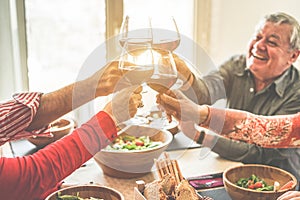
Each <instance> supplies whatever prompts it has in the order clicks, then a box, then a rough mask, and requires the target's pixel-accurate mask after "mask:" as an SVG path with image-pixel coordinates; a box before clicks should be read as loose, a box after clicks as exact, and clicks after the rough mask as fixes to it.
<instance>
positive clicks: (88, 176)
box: [62, 133, 242, 200]
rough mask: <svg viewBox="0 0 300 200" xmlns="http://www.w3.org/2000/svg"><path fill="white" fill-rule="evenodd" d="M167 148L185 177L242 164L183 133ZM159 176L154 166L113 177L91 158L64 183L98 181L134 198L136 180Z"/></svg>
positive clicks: (130, 198) (65, 185)
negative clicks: (139, 172)
mask: <svg viewBox="0 0 300 200" xmlns="http://www.w3.org/2000/svg"><path fill="white" fill-rule="evenodd" d="M167 152H168V154H169V156H170V158H171V159H176V160H177V161H178V165H179V167H180V169H181V172H182V174H183V177H185V178H190V177H195V176H200V175H207V174H214V173H220V172H223V171H224V170H225V169H227V168H228V167H232V166H237V165H241V164H242V163H240V162H233V161H229V160H226V159H223V158H221V157H220V156H218V155H217V154H216V153H214V152H212V151H211V150H210V149H208V148H204V147H201V146H199V145H197V144H195V143H193V142H192V141H191V140H189V139H187V138H186V137H185V136H184V135H183V134H181V133H179V134H178V135H175V136H174V139H173V142H172V143H171V145H170V148H168V149H167ZM161 156H163V155H161ZM157 178H158V174H157V170H156V168H155V167H153V168H152V170H151V171H150V172H149V173H147V174H145V175H143V176H140V177H135V178H131V179H122V178H115V177H110V176H108V175H105V174H104V173H103V172H102V169H101V168H100V167H99V166H98V164H97V163H96V161H95V160H94V159H93V158H92V159H90V160H89V161H88V162H86V163H85V164H84V165H83V166H82V167H80V168H79V169H77V170H76V171H74V172H73V173H72V174H71V175H70V176H68V177H67V178H66V179H65V180H64V183H63V185H62V187H67V186H71V185H79V184H99V185H104V186H108V187H111V188H114V189H116V190H118V191H119V192H121V193H122V194H123V195H124V197H125V199H126V200H134V199H135V196H134V187H136V181H137V180H143V181H144V182H145V183H150V182H152V181H153V180H155V179H157ZM215 200H217V199H215Z"/></svg>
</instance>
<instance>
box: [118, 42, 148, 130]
mask: <svg viewBox="0 0 300 200" xmlns="http://www.w3.org/2000/svg"><path fill="white" fill-rule="evenodd" d="M118 67H119V70H120V71H121V73H122V75H123V77H124V78H125V79H126V80H127V81H128V82H129V83H130V84H131V85H142V86H143V92H145V90H144V85H145V83H146V82H147V81H148V80H149V79H150V77H151V76H152V75H153V71H154V64H153V50H152V48H151V43H146V42H143V43H137V44H135V45H134V48H133V46H132V43H130V42H127V41H125V42H124V44H123V48H122V53H121V56H120V58H119V66H118ZM143 102H144V101H143ZM126 123H127V125H142V124H147V123H148V120H147V118H145V117H144V116H143V110H141V108H139V109H138V111H137V114H136V115H135V116H134V117H133V118H131V119H130V120H128V121H127V122H126Z"/></svg>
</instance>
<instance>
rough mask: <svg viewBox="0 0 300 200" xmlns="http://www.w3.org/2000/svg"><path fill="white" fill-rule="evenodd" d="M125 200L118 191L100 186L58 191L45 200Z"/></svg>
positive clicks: (73, 187)
mask: <svg viewBox="0 0 300 200" xmlns="http://www.w3.org/2000/svg"><path fill="white" fill-rule="evenodd" d="M67 199H74V200H75V199H78V200H104V199H111V200H125V198H124V196H123V195H122V194H121V193H120V192H119V191H117V190H115V189H113V188H110V187H106V186H99V185H77V186H71V187H67V188H63V189H60V190H57V191H55V192H53V193H52V194H50V195H49V196H48V197H47V198H46V199H45V200H67Z"/></svg>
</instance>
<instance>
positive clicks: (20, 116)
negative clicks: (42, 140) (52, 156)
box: [0, 92, 51, 145]
mask: <svg viewBox="0 0 300 200" xmlns="http://www.w3.org/2000/svg"><path fill="white" fill-rule="evenodd" d="M41 96H42V93H38V92H30V93H20V94H15V95H14V96H13V100H10V101H7V102H4V103H1V104H0V145H2V144H4V143H5V142H7V141H11V140H16V139H20V138H24V137H29V136H31V135H35V134H43V135H48V136H51V133H50V126H46V127H44V128H43V129H40V130H35V131H31V132H28V131H26V128H27V127H28V126H29V124H30V123H31V122H32V119H33V117H34V116H35V114H36V112H37V109H38V107H39V104H40V99H41Z"/></svg>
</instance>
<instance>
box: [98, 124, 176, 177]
mask: <svg viewBox="0 0 300 200" xmlns="http://www.w3.org/2000/svg"><path fill="white" fill-rule="evenodd" d="M132 130H134V133H133V132H132ZM129 133H130V134H129ZM172 139H173V136H172V134H171V133H170V132H169V131H167V130H159V129H155V128H150V127H144V126H135V127H133V128H132V129H131V131H128V133H127V132H124V133H123V134H121V135H120V136H119V137H118V138H117V139H116V140H115V141H114V143H113V144H112V145H110V146H108V147H107V148H105V149H103V150H101V151H100V152H98V153H97V154H96V155H95V156H94V159H95V161H96V163H97V164H98V165H99V166H100V167H101V169H102V171H103V173H104V174H106V175H108V176H112V177H117V178H135V177H139V176H143V175H145V174H147V173H149V172H150V171H151V169H152V166H153V164H154V159H158V158H159V156H160V155H161V154H162V153H163V152H164V151H165V150H166V148H167V147H168V145H169V144H170V143H171V141H172ZM128 140H131V141H130V142H128ZM142 143H144V144H142Z"/></svg>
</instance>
